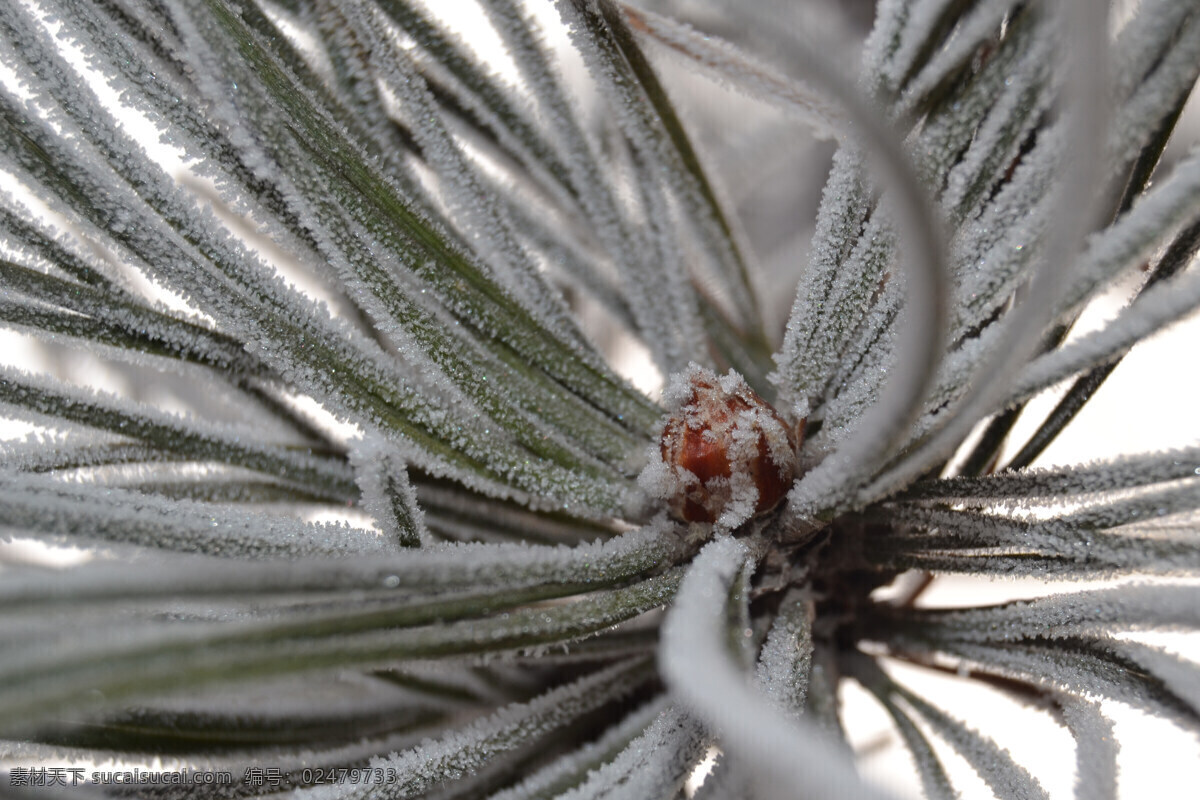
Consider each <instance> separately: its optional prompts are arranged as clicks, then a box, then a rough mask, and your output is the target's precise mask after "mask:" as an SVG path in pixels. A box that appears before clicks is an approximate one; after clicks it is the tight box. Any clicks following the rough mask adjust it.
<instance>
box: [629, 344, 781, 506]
mask: <svg viewBox="0 0 1200 800" xmlns="http://www.w3.org/2000/svg"><path fill="white" fill-rule="evenodd" d="M664 401H665V402H666V404H667V411H668V413H669V415H670V416H669V418H668V419H667V421H666V423H665V424H664V425H663V431H662V436H661V437H660V440H659V446H658V448H657V453H652V457H651V463H650V465H648V466H647V468H646V469H645V470H644V471H643V472H642V476H641V478H640V479H639V482H640V483H641V485H642V486H643V488H645V489H646V490H647V491H648V492H649V493H650V494H652V495H654V496H656V497H659V498H662V499H664V500H666V501H667V506H668V507H669V508H670V510H671V513H672V514H673V515H674V516H675V517H677V518H678V519H681V520H684V521H685V522H709V523H717V524H718V525H719V526H720V527H722V528H725V529H727V530H730V529H733V528H735V527H737V526H738V525H741V524H742V523H743V522H745V521H746V520H749V519H752V518H754V517H757V516H759V515H761V514H765V513H766V512H768V511H770V510H771V509H773V508H775V506H776V505H778V504H779V501H780V500H782V499H783V497H784V495H786V494H787V491H788V489H789V488H790V487H791V485H792V476H793V474H794V468H795V467H794V465H795V459H796V445H797V443H796V441H795V437H793V435H792V432H791V430H789V428H788V425H787V424H786V423H785V422H784V421H783V420H782V419H781V418H780V416H779V414H778V413H777V412H776V411H775V409H773V408H771V406H770V405H769V404H768V403H767V402H766V401H765V400H763V399H762V398H761V397H759V396H758V395H757V394H756V393H755V392H754V391H753V390H752V389H751V388H750V387H749V386H747V385H746V382H745V380H744V379H743V378H742V376H740V375H738V374H737V373H735V372H734V371H732V370H730V371H729V373H728V374H727V375H725V376H723V377H720V378H718V377H717V375H716V374H715V373H713V372H712V371H711V370H708V369H704V368H703V367H700V366H697V365H695V364H692V365H691V366H690V367H689V368H688V370H687V371H686V372H685V373H683V375H682V376H678V377H677V378H676V379H675V380H674V381H673V382H672V384H671V386H670V387H669V388H668V389H667V391H665V392H664ZM655 456H657V457H655Z"/></svg>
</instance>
